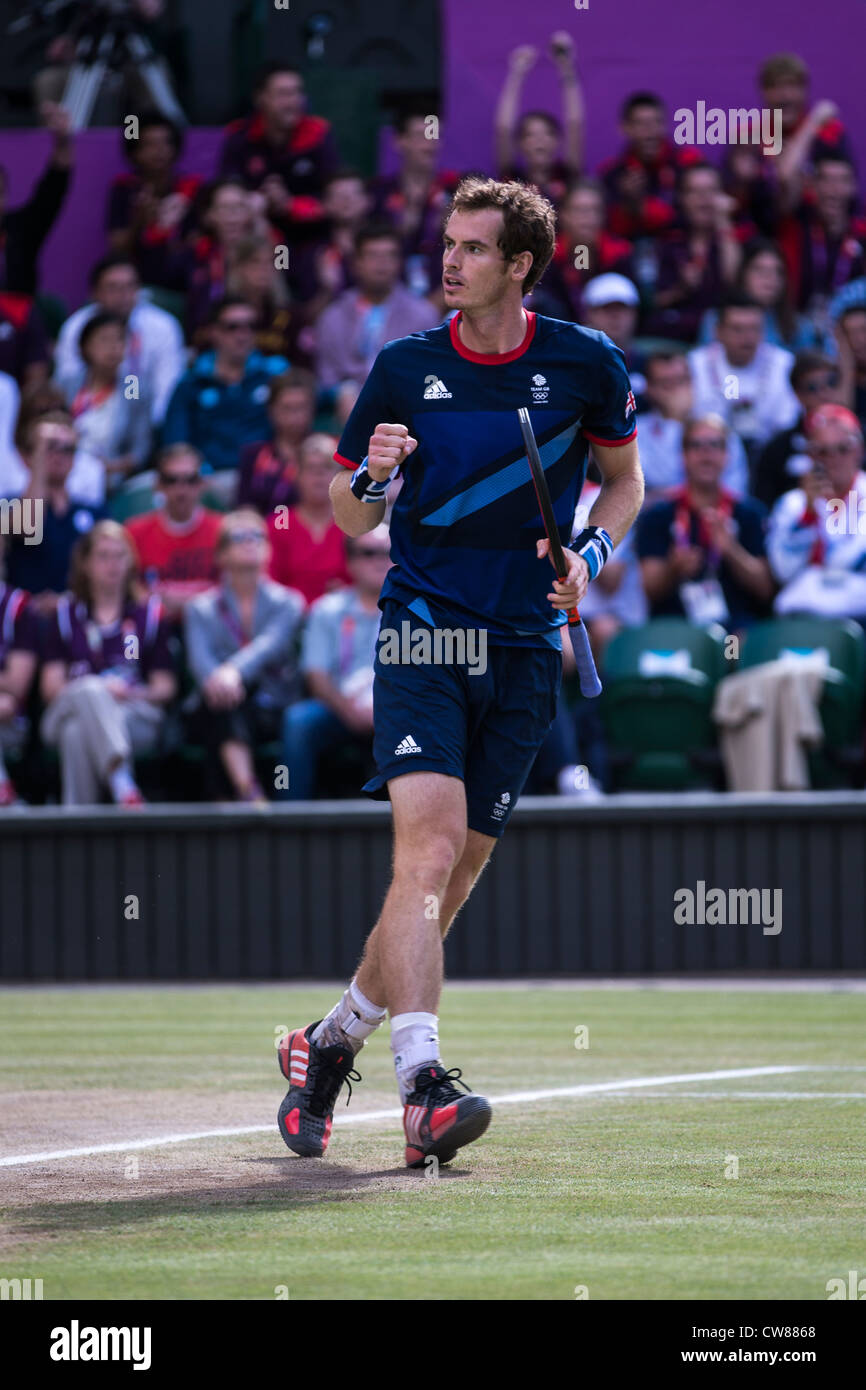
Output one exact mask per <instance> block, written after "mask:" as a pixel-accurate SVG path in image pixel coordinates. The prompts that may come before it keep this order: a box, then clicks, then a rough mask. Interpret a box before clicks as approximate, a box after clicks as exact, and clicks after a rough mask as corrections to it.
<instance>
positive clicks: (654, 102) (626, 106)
mask: <svg viewBox="0 0 866 1390" xmlns="http://www.w3.org/2000/svg"><path fill="white" fill-rule="evenodd" d="M639 106H654V107H655V109H656V111H664V109H665V104H664V102H663V101H662V99H661V97H660V96H658V94H657V93H656V92H632V93H631V95H630V96H627V97H626V99H625V101H624V102H623V104H622V106H621V107H620V109H619V118H620V120H621V121H627V120H628V118H629V116H631V115H632V114H633V113H634V112H635V111H636V110H637V108H638V107H639Z"/></svg>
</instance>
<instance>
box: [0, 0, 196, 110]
mask: <svg viewBox="0 0 866 1390" xmlns="http://www.w3.org/2000/svg"><path fill="white" fill-rule="evenodd" d="M42 25H51V26H52V27H55V26H57V28H58V29H59V30H60V32H61V33H66V34H68V36H69V37H70V38H72V39H74V41H75V58H74V61H73V63H72V66H71V68H70V71H69V77H68V80H67V83H66V88H65V91H64V93H63V100H62V104H63V106H64V107H65V108H66V110H67V111H68V112H69V115H70V118H71V121H72V125H73V128H74V129H75V130H81V129H83V128H84V127H85V126H87V125H88V124H89V122H90V118H91V116H92V114H93V108H94V105H95V103H96V99H97V97H98V96H99V92H100V90H101V88H102V85H103V83H104V82H105V79H106V77H107V76H108V75H109V73H110V74H112V75H113V76H119V75H120V74H121V73H123V72H125V71H129V70H132V71H133V72H135V74H136V76H137V77H138V79H139V82H140V83H141V84H142V86H143V87H144V88H145V90H146V91H147V93H148V97H149V103H150V105H152V106H153V107H154V108H155V109H156V110H157V111H160V112H161V113H162V114H163V115H164V116H166V117H167V118H168V119H169V120H171V121H173V122H174V123H175V124H176V125H179V126H185V125H186V124H187V119H186V115H185V114H184V111H183V108H182V107H181V106H180V104H179V103H178V100H177V98H176V96H175V94H174V92H173V91H172V88H171V84H170V82H169V81H168V80H167V78H166V76H165V73H164V71H163V69H162V67H161V66H160V63H159V60H158V59H157V56H156V53H155V52H154V49H153V46H152V44H151V42H150V40H149V38H148V37H147V35H146V34H145V33H143V32H142V29H141V15H140V14H139V13H138V12H137V6H136V3H135V0H84V3H80V0H42V2H41V3H38V4H35V5H33V6H31V8H30V9H29V10H28V11H27V12H26V13H25V14H24V15H21V16H20V17H19V18H18V19H16V20H13V22H12V24H10V25H9V32H10V33H14V32H20V31H22V30H24V29H29V28H37V27H40V26H42Z"/></svg>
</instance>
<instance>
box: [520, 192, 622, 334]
mask: <svg viewBox="0 0 866 1390" xmlns="http://www.w3.org/2000/svg"><path fill="white" fill-rule="evenodd" d="M604 217H605V208H604V192H603V190H602V187H601V185H600V184H599V183H596V181H595V180H594V179H578V180H577V182H576V183H573V184H572V185H571V187H570V188H569V190H568V192H567V193H566V195H565V198H564V200H563V203H562V206H561V208H560V210H559V215H558V218H557V224H558V231H557V237H556V248H555V250H554V252H553V260H552V261H551V263H550V265H549V266H548V268H547V270H546V271H545V272H544V275H543V277H542V280H541V283H540V285H538V286H537V287H536V289H535V290H534V291H533V295H532V307H533V308H534V309H535V310H536V312H537V313H539V314H549V315H550V316H551V317H552V318H557V319H565V320H567V321H568V322H571V323H579V322H581V321H582V319H583V313H584V309H583V290H584V287H585V285H586V283H587V281H588V280H591V279H592V278H593V277H594V276H596V275H604V274H606V273H608V272H613V273H614V274H616V275H624V276H626V277H631V275H632V273H633V270H632V259H631V253H632V246H631V242H629V241H623V239H622V238H621V237H614V236H611V235H610V233H609V232H607V231H605V227H604Z"/></svg>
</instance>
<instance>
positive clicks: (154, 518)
mask: <svg viewBox="0 0 866 1390" xmlns="http://www.w3.org/2000/svg"><path fill="white" fill-rule="evenodd" d="M201 462H202V460H201V455H200V454H199V453H198V452H197V450H195V449H193V448H192V447H191V445H189V444H169V445H168V447H167V448H165V449H162V450H161V451H160V454H159V457H158V458H157V464H156V468H157V480H158V481H157V487H156V491H157V495H158V496H159V499H160V501H161V503H162V505H161V506H159V507H156V508H155V509H154V510H153V511H152V512H144V513H143V515H141V516H137V517H133V519H132V520H131V521H128V522H127V523H126V529H127V531H128V532H129V534H130V536H131V537H132V541H133V544H134V546H135V550H136V554H137V556H138V565H139V571H140V573H141V575H142V577H143V579H144V584H145V587H146V588H147V589H148V591H149V592H150V593H152V594H154V593H155V594H157V595H158V596H159V598H160V599H161V601H162V605H163V608H164V610H165V614H166V617H167V618H168V619H169V620H170V621H173V622H176V621H178V620H179V619H180V617H181V616H182V613H183V608H184V605H185V604H186V603H187V602H188V600H189V599H190V598H193V597H194V596H195V595H196V594H199V593H201V592H202V591H203V590H204V589H207V588H210V586H211V585H212V584H215V583H216V580H217V577H218V576H217V568H216V545H217V535H218V533H219V527H220V517H219V516H218V515H217V513H216V512H211V511H208V510H207V508H206V507H203V506H202V505H201V497H202V491H203V488H204V479H203V477H202V471H201Z"/></svg>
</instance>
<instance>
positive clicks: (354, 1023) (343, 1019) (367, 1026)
mask: <svg viewBox="0 0 866 1390" xmlns="http://www.w3.org/2000/svg"><path fill="white" fill-rule="evenodd" d="M387 1012H388V1010H387V1009H381V1008H380V1007H379V1005H378V1004H372V1003H371V1002H370V1000H369V999H368V998H367V996H366V995H365V994H362V992H361V990H360V989H359V988H358V981H357V980H353V981H352V983H351V984H350V985H349V988H348V989H347V990H346V992H345V993H344V995H343V997H342V998H341V999H340V1000H339V1002H338V1003H336V1004H335V1005H334V1007H333V1009H332V1010H331V1012H330V1013H329V1014H328V1015H327V1016H326V1017H325V1018H323V1019H322V1021H321V1023H320V1024H319V1026H318V1028H316V1029H315V1031H314V1032H313V1033H312V1034H311V1041H312V1042H314V1043H318V1045H319V1047H334V1046H336V1047H349V1048H351V1050H352V1052H353V1053H357V1052H360V1051H361V1048H362V1047H363V1046H364V1043H365V1041H366V1039H367V1038H369V1036H370V1034H371V1033H375V1031H376V1029H377V1028H378V1027H379V1025H380V1024H382V1023H384V1022H385V1015H386V1014H387Z"/></svg>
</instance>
